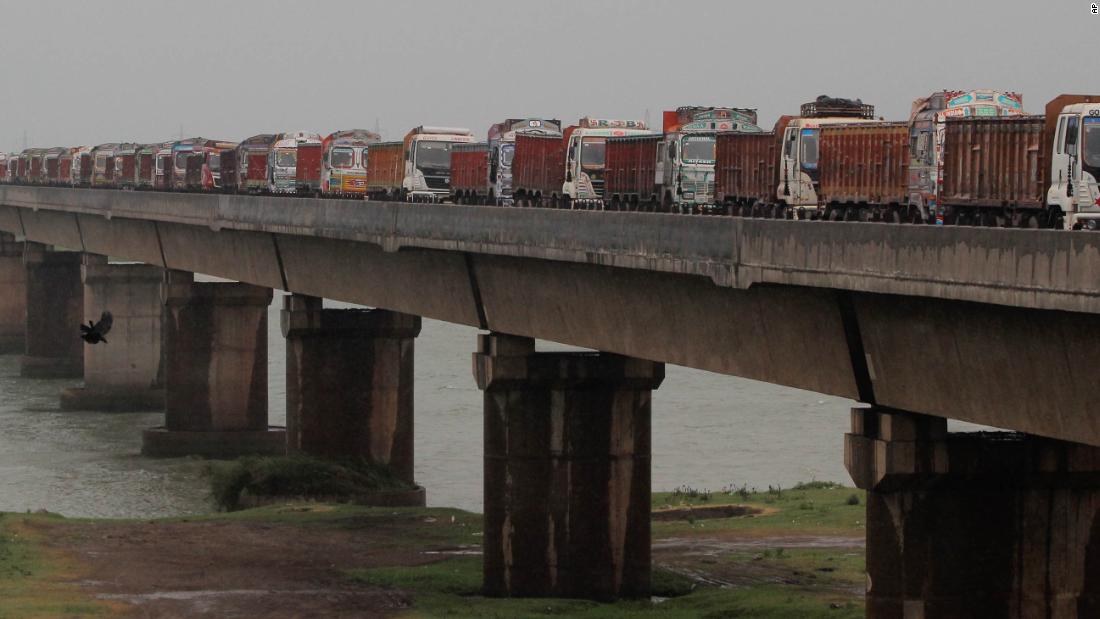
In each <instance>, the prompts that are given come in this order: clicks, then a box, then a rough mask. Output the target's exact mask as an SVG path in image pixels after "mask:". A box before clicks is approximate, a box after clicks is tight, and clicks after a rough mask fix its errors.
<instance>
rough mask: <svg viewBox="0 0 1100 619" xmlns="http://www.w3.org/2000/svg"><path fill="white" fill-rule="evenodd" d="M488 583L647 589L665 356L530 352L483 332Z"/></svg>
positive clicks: (531, 591) (529, 345)
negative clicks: (654, 444) (655, 417)
mask: <svg viewBox="0 0 1100 619" xmlns="http://www.w3.org/2000/svg"><path fill="white" fill-rule="evenodd" d="M474 375H475V377H476V378H477V383H478V386H479V387H480V388H481V389H483V390H484V391H485V535H484V541H483V543H484V551H485V561H484V566H485V567H484V570H485V593H486V595H494V596H524V597H530V596H534V597H543V596H552V597H577V598H589V599H597V600H609V599H614V598H620V597H643V596H648V595H649V590H650V539H649V537H650V524H649V523H650V518H649V512H650V395H651V391H652V390H653V389H656V388H657V387H658V386H659V385H660V384H661V381H662V379H663V378H664V365H663V364H660V363H654V362H650V361H642V360H640V359H633V358H629V357H622V356H618V355H611V354H604V353H536V352H534V341H533V340H531V339H528V338H519V337H511V336H505V335H497V334H491V335H482V336H479V340H478V352H477V353H476V354H475V355H474Z"/></svg>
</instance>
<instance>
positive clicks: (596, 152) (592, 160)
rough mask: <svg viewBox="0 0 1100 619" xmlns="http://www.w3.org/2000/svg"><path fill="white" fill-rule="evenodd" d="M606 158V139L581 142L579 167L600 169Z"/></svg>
mask: <svg viewBox="0 0 1100 619" xmlns="http://www.w3.org/2000/svg"><path fill="white" fill-rule="evenodd" d="M606 157H607V138H584V140H582V141H581V166H582V167H585V168H596V169H602V168H603V166H604V161H605V159H606Z"/></svg>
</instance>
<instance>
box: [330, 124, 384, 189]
mask: <svg viewBox="0 0 1100 619" xmlns="http://www.w3.org/2000/svg"><path fill="white" fill-rule="evenodd" d="M379 141H381V137H380V136H379V135H378V134H377V133H374V132H373V131H367V130H365V129H348V130H345V131H337V132H335V133H332V134H330V135H329V136H328V137H326V138H325V139H324V141H323V142H322V143H321V194H322V195H325V196H331V197H358V198H361V197H363V195H364V194H365V193H366V191H367V155H368V152H369V148H370V146H371V145H372V144H377V143H378V142H379Z"/></svg>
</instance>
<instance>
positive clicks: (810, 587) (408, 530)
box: [0, 505, 863, 619]
mask: <svg viewBox="0 0 1100 619" xmlns="http://www.w3.org/2000/svg"><path fill="white" fill-rule="evenodd" d="M280 509H287V510H293V511H297V512H307V513H304V514H303V513H296V514H292V515H293V516H294V518H285V519H281V517H282V516H283V515H285V514H279V513H277V512H276V513H274V514H268V515H265V516H263V517H259V518H257V517H253V516H245V517H228V518H223V517H213V518H197V519H192V520H178V521H176V520H173V521H146V522H142V521H138V522H132V521H130V522H124V521H79V520H75V521H73V520H65V519H60V518H54V517H47V518H33V519H28V520H26V521H25V522H24V524H22V525H21V528H20V531H19V532H20V534H22V535H25V536H26V537H27V538H28V539H32V540H33V542H34V546H35V547H37V548H38V549H40V551H41V552H43V553H45V554H46V555H49V556H50V557H51V558H50V560H51V561H53V562H54V563H63V564H64V565H65V566H66V568H65V569H64V570H63V573H59V574H58V575H56V576H55V577H54V578H53V580H54V581H55V583H56V584H58V585H60V586H63V587H65V588H66V589H68V590H70V591H72V590H74V589H75V592H76V593H77V596H78V597H80V598H85V599H90V600H95V601H96V604H98V605H99V606H100V610H101V611H102V612H101V613H100V614H99V616H111V617H141V618H146V617H149V618H152V617H157V618H160V617H197V618H206V617H210V618H213V617H218V618H236V617H266V618H272V619H281V618H287V619H289V618H296V619H297V618H312V617H318V618H321V617H324V618H340V619H344V618H353V617H356V618H358V617H386V616H392V615H395V614H399V613H402V611H408V609H410V607H412V606H413V602H414V599H413V597H412V595H411V594H410V593H408V592H404V591H401V590H399V589H394V588H381V587H378V586H372V585H369V584H365V583H362V582H357V581H356V580H355V579H353V578H349V576H348V571H349V570H363V569H370V568H383V567H384V568H395V567H397V568H400V567H412V566H418V565H424V564H427V563H432V562H435V561H440V560H443V559H446V558H448V557H451V556H453V555H461V554H480V547H479V546H478V545H477V544H478V542H479V541H480V533H479V531H480V517H479V516H477V515H476V514H465V513H464V512H457V511H455V512H453V513H454V514H458V515H457V520H456V516H454V515H448V513H447V512H442V513H441V512H436V511H432V510H425V511H423V512H393V513H392V514H390V513H389V512H385V513H382V514H379V513H378V512H371V513H370V515H356V514H353V515H351V516H340V515H339V512H333V514H332V515H333V516H334V517H333V518H332V519H331V520H325V519H324V518H325V517H326V516H327V515H328V514H325V513H323V512H325V511H326V510H333V509H334V508H331V507H326V506H323V505H313V506H299V507H293V508H280ZM336 509H339V508H336ZM758 511H765V510H758ZM766 511H768V512H771V511H774V510H771V509H769V510H766ZM245 513H246V514H248V513H249V512H245ZM696 513H699V511H698V510H697V512H696ZM715 515H717V514H715ZM301 516H305V517H306V521H303V520H302V519H301V518H300V517H301ZM314 516H316V517H318V518H319V519H318V520H316V521H311V520H309V518H311V517H314ZM735 520H736V519H735ZM709 522H721V521H713V520H712V521H709ZM730 522H732V521H730ZM742 522H745V521H742ZM707 526H712V525H709V524H708V525H707ZM776 533H777V532H776V531H774V530H771V529H766V530H754V529H748V530H740V529H722V528H719V529H717V530H714V529H713V528H705V527H699V526H687V525H683V526H676V527H674V528H672V529H668V530H667V531H666V532H665V533H664V534H656V532H655V536H654V540H653V563H654V566H655V567H657V568H661V569H665V570H668V571H672V572H675V573H678V574H680V575H682V576H686V577H688V578H690V579H691V580H692V581H694V582H697V583H699V584H700V585H710V586H716V587H721V588H735V589H736V588H746V587H753V586H755V585H781V586H785V585H791V586H793V587H792V590H798V591H803V592H810V593H813V594H821V593H824V594H826V595H842V596H849V597H852V599H861V597H862V590H861V586H860V581H858V580H857V579H858V578H861V576H860V575H859V573H858V572H856V571H854V570H858V569H862V568H861V563H862V557H863V539H862V537H859V536H857V535H856V534H855V532H854V531H853V532H851V533H845V534H842V535H832V534H821V532H820V531H795V530H792V531H785V532H782V533H780V534H776ZM849 563H852V565H849ZM857 563H858V565H856V564H857ZM834 566H835V567H834ZM853 574H854V575H853ZM853 596H854V597H853ZM405 614H406V616H407V615H408V613H407V612H406V613H405ZM419 614H420V613H419V612H414V613H413V615H414V616H419ZM0 616H4V613H3V612H2V609H0ZM72 616H84V615H82V614H74V615H72Z"/></svg>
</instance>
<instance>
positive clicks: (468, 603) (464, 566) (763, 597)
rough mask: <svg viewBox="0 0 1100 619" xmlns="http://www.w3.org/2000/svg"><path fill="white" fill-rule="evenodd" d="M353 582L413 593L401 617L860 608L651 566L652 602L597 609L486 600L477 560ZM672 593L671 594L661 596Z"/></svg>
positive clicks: (677, 615) (834, 613)
mask: <svg viewBox="0 0 1100 619" xmlns="http://www.w3.org/2000/svg"><path fill="white" fill-rule="evenodd" d="M348 576H349V577H350V578H351V579H352V580H355V581H357V582H361V583H364V584H369V585H373V586H377V587H383V588H387V589H396V590H402V591H408V592H410V593H412V597H413V607H412V608H411V609H410V610H408V611H407V612H405V613H404V614H402V615H399V616H403V617H410V618H411V617H452V618H455V619H461V618H469V619H506V618H507V619H511V618H513V617H580V618H586V619H587V618H591V619H610V618H612V617H624V618H627V619H631V618H635V617H638V618H649V617H661V618H668V619H687V618H689V617H690V618H693V619H698V618H703V619H724V618H726V617H763V618H776V619H779V618H783V619H790V618H794V617H798V618H806V619H814V618H817V617H821V618H842V619H855V618H857V617H862V616H863V605H862V604H857V603H854V602H852V601H851V600H849V599H842V598H836V599H838V600H839V601H833V599H834V598H831V597H829V596H824V595H817V594H813V593H807V592H799V591H796V590H793V588H791V587H788V586H783V585H775V584H772V585H763V586H759V587H753V588H745V589H735V588H718V587H692V585H691V581H690V580H689V579H687V578H685V577H683V576H680V575H678V574H675V573H672V572H668V571H666V570H662V569H660V568H655V569H654V571H653V582H654V595H655V596H658V597H656V598H654V599H651V600H627V601H620V602H617V603H614V604H602V603H598V602H590V601H587V600H568V599H548V598H525V599H509V598H504V599H499V598H485V597H482V596H481V595H480V594H479V593H480V588H481V561H480V558H478V557H453V558H450V559H446V560H444V561H440V562H438V563H431V564H428V565H421V566H417V567H405V568H379V569H370V570H353V571H352V572H350V573H349V574H348ZM668 595H674V596H675V597H667V598H665V597H664V596H668Z"/></svg>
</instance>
